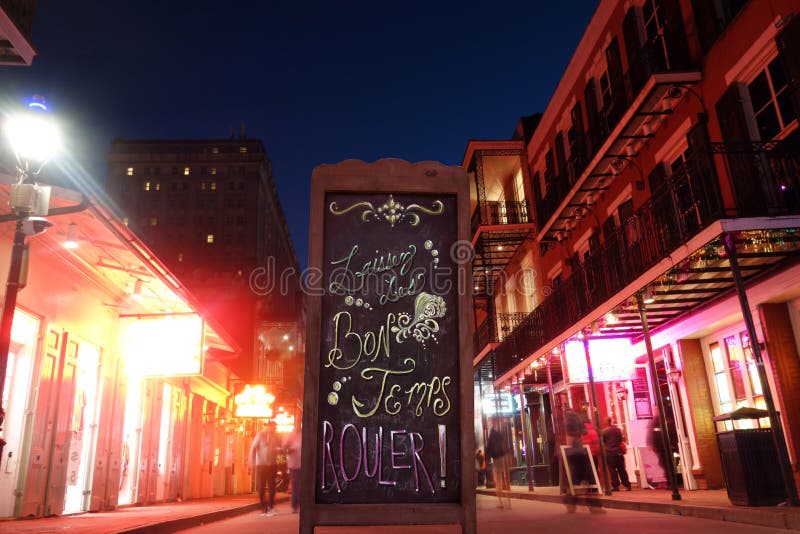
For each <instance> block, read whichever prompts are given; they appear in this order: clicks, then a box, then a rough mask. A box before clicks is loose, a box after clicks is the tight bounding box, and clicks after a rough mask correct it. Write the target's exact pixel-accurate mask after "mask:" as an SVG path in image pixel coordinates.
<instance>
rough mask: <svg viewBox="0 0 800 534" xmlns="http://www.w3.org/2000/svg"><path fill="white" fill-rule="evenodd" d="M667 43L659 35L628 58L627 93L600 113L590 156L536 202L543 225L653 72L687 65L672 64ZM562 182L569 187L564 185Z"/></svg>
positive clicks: (589, 144)
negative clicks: (667, 50)
mask: <svg viewBox="0 0 800 534" xmlns="http://www.w3.org/2000/svg"><path fill="white" fill-rule="evenodd" d="M664 43H665V38H664V37H663V36H657V37H656V38H655V39H651V40H650V41H648V42H647V43H645V44H644V46H642V48H641V49H640V50H639V53H638V54H637V55H636V56H635V57H633V58H629V59H630V61H629V65H630V66H629V68H628V70H627V71H626V72H625V74H624V75H623V78H624V85H625V94H624V95H623V96H622V97H617V96H615V99H614V102H613V103H612V104H611V105H610V106H608V107H607V108H605V109H602V110H600V112H599V113H598V117H597V126H596V127H595V128H593V129H592V131H589V132H587V134H586V141H587V150H586V154H587V156H586V157H583V158H582V159H580V160H579V161H576V162H575V163H574V164H571V165H570V169H569V172H568V174H567V175H565V176H559V177H556V179H555V180H554V183H556V184H557V186H556V187H555V188H553V190H548V191H547V192H546V194H545V196H544V198H543V199H541V200H540V201H538V202H537V204H536V208H537V211H536V214H537V218H538V220H539V221H540V223H541V224H542V225H544V224H545V223H546V222H547V221H549V220H550V218H551V217H552V216H553V215H554V214H555V212H556V210H557V209H558V206H559V204H561V202H562V201H563V200H564V198H566V196H567V195H568V194H569V192H570V190H571V188H572V185H573V184H574V183H575V182H576V181H577V180H578V178H579V177H580V176H581V174H583V172H584V171H585V170H586V166H587V165H588V162H589V161H590V160H591V159H592V158H593V157H594V155H595V154H597V152H598V150H599V149H600V147H601V146H602V145H603V143H604V142H605V141H606V139H608V136H609V135H611V132H612V131H613V130H614V128H615V127H616V126H617V124H619V121H620V120H621V119H622V117H623V116H624V115H625V111H626V110H627V109H628V108H629V107H630V105H631V103H633V101H634V100H636V97H637V96H639V93H640V92H641V90H642V88H643V87H644V85H645V83H646V82H647V80H648V79H649V78H650V76H652V75H653V74H659V73H665V72H671V71H674V70H679V69H685V68H686V67H687V66H688V65H685V64H683V62H676V60H675V59H673V63H676V64H674V65H673V64H670V61H669V59H668V57H667V56H666V52H665V50H666V47H665V44H664ZM562 185H563V186H566V187H561V186H562Z"/></svg>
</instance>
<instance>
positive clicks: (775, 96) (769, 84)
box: [747, 57, 792, 141]
mask: <svg viewBox="0 0 800 534" xmlns="http://www.w3.org/2000/svg"><path fill="white" fill-rule="evenodd" d="M747 91H748V92H749V93H750V104H752V106H753V116H754V117H755V119H756V124H757V125H758V134H759V136H760V137H761V140H762V141H769V140H770V139H773V138H774V137H775V136H777V135H778V134H780V133H781V132H782V131H784V130H785V129H786V127H787V126H788V125H789V123H790V122H792V97H791V93H790V91H789V85H788V84H787V83H786V74H785V73H784V72H783V65H781V61H780V58H778V57H776V58H775V59H773V60H772V61H771V62H770V64H769V65H767V68H766V69H764V70H763V71H761V73H760V74H759V75H758V76H756V78H755V80H753V81H752V82H750V84H749V85H748V86H747Z"/></svg>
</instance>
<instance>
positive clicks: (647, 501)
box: [476, 486, 800, 531]
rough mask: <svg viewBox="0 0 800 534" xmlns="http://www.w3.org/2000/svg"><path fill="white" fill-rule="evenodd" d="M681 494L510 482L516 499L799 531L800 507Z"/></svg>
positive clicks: (716, 494)
mask: <svg viewBox="0 0 800 534" xmlns="http://www.w3.org/2000/svg"><path fill="white" fill-rule="evenodd" d="M476 493H478V494H481V495H496V493H495V491H494V489H486V488H478V489H477V490H476ZM680 494H681V500H680V501H673V500H672V492H671V491H669V490H645V489H638V488H634V490H633V491H620V492H614V493H613V494H612V495H611V496H605V495H602V494H588V495H579V496H577V497H570V496H568V495H560V494H559V489H558V488H557V487H536V488H534V491H533V493H531V492H529V491H528V487H527V486H511V497H512V498H515V499H527V500H533V501H542V502H551V503H565V504H567V503H575V504H578V505H592V506H600V507H603V508H617V509H621V510H635V511H642V512H656V513H661V514H674V515H682V516H687V517H697V518H701V519H716V520H718V521H730V522H733V523H746V524H750V525H759V526H764V527H773V528H784V529H788V530H798V531H800V508H796V507H795V508H786V507H784V506H761V507H750V506H734V505H733V504H731V502H730V500H728V493H727V492H726V491H725V490H724V489H722V490H697V491H686V490H681V491H680Z"/></svg>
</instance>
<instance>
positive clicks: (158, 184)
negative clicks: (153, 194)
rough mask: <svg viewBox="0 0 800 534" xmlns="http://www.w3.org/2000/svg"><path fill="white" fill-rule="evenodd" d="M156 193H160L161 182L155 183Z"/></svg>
mask: <svg viewBox="0 0 800 534" xmlns="http://www.w3.org/2000/svg"><path fill="white" fill-rule="evenodd" d="M156 191H161V182H156Z"/></svg>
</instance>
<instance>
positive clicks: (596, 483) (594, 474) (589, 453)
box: [560, 444, 603, 497]
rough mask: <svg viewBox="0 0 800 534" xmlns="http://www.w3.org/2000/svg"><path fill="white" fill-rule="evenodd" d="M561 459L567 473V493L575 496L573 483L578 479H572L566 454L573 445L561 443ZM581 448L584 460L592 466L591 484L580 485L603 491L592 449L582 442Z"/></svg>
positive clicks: (577, 481)
mask: <svg viewBox="0 0 800 534" xmlns="http://www.w3.org/2000/svg"><path fill="white" fill-rule="evenodd" d="M560 448H561V461H562V462H564V470H565V471H566V474H567V484H568V485H569V494H570V495H572V496H573V497H575V484H577V483H579V482H580V480H572V468H571V467H570V464H569V456H568V455H567V450H568V449H571V448H573V447H570V446H569V445H561V447H560ZM580 448H581V450H583V451H584V453H585V454H586V462H587V463H588V464H589V466H590V467H591V468H592V480H593V482H594V483H593V484H586V485H584V486H582V487H583V488H585V489H596V490H597V492H598V493H599V494H602V493H603V487H602V486H601V485H600V478H599V477H598V476H597V467H596V466H595V465H594V457H593V456H592V449H590V448H589V446H588V445H586V444H583V445H582V446H581V447H580Z"/></svg>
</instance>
